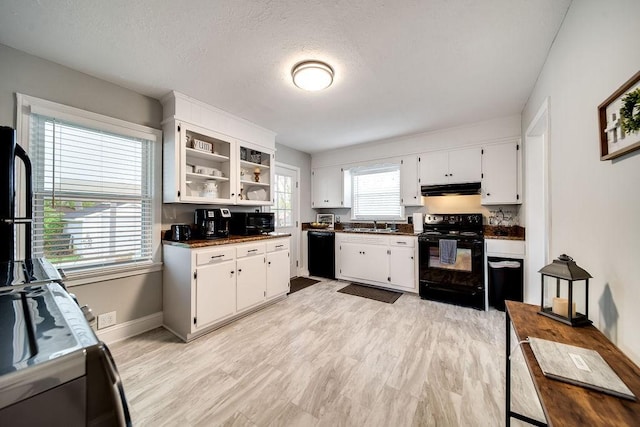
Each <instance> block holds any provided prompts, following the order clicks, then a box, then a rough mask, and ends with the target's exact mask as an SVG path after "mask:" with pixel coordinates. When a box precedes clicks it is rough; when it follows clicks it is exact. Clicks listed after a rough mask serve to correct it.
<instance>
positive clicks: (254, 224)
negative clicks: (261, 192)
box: [229, 212, 275, 236]
mask: <svg viewBox="0 0 640 427" xmlns="http://www.w3.org/2000/svg"><path fill="white" fill-rule="evenodd" d="M274 230H275V218H274V216H273V213H271V212H231V220H230V221H229V234H235V235H238V236H249V235H253V234H263V233H271V232H272V231H274Z"/></svg>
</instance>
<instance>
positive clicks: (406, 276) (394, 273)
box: [389, 246, 416, 289]
mask: <svg viewBox="0 0 640 427" xmlns="http://www.w3.org/2000/svg"><path fill="white" fill-rule="evenodd" d="M389 251H390V252H391V253H390V254H389V282H390V283H393V284H395V285H397V286H400V287H403V288H410V289H414V288H415V281H416V274H415V264H416V256H415V248H407V247H402V246H391V247H390V248H389Z"/></svg>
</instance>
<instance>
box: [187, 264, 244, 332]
mask: <svg viewBox="0 0 640 427" xmlns="http://www.w3.org/2000/svg"><path fill="white" fill-rule="evenodd" d="M235 268H236V266H235V262H233V261H227V262H222V263H220V264H212V265H206V266H203V267H198V268H197V269H196V328H201V327H204V326H208V325H209V324H211V323H213V322H215V321H217V320H220V319H224V318H225V317H229V316H231V315H232V314H234V313H235V312H236V278H235V272H234V270H235Z"/></svg>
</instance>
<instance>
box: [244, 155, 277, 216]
mask: <svg viewBox="0 0 640 427" xmlns="http://www.w3.org/2000/svg"><path fill="white" fill-rule="evenodd" d="M238 149H239V157H240V161H239V175H240V176H239V181H238V182H239V189H238V193H239V195H238V200H237V203H238V204H251V205H256V204H259V205H270V204H272V196H273V195H272V188H271V183H272V182H273V172H274V171H273V168H272V165H273V153H268V152H265V151H263V150H255V149H253V148H252V147H250V146H245V145H244V144H240V145H239V147H238Z"/></svg>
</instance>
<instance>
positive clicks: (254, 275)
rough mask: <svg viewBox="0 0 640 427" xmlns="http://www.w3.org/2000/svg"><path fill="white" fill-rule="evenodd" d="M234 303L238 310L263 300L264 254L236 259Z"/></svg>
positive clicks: (265, 271)
mask: <svg viewBox="0 0 640 427" xmlns="http://www.w3.org/2000/svg"><path fill="white" fill-rule="evenodd" d="M236 267H237V268H236V275H237V277H236V290H237V295H236V298H237V299H236V304H237V308H238V311H241V310H244V309H245V308H248V307H251V306H252V305H256V304H257V303H259V302H262V301H264V299H265V298H266V295H267V262H266V259H265V256H264V255H254V256H248V257H245V258H238V260H237V261H236Z"/></svg>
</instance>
